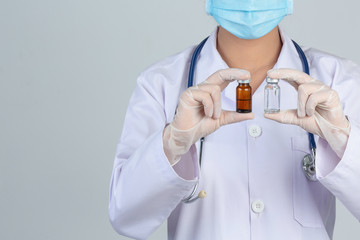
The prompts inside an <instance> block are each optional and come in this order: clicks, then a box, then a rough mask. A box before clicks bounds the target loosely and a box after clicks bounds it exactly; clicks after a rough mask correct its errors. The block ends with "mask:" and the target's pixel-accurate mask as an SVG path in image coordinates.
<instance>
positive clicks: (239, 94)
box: [236, 79, 252, 113]
mask: <svg viewBox="0 0 360 240" xmlns="http://www.w3.org/2000/svg"><path fill="white" fill-rule="evenodd" d="M237 81H238V83H239V85H238V86H237V88H236V111H237V112H238V113H250V112H251V111H252V103H251V97H252V89H251V86H250V79H247V80H237Z"/></svg>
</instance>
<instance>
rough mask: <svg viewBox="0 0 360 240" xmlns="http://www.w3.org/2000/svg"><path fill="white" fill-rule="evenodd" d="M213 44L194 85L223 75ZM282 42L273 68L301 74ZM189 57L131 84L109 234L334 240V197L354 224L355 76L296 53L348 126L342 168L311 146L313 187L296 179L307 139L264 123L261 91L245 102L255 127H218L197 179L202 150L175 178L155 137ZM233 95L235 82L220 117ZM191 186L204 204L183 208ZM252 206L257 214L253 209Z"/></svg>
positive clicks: (358, 71) (290, 100)
mask: <svg viewBox="0 0 360 240" xmlns="http://www.w3.org/2000/svg"><path fill="white" fill-rule="evenodd" d="M216 34H217V31H214V32H213V33H212V35H211V36H210V38H209V40H208V41H207V43H206V44H205V46H204V48H203V50H202V52H201V54H200V58H199V60H198V65H197V68H196V72H195V80H196V84H198V83H200V82H202V81H204V80H205V79H206V78H207V77H208V76H210V75H211V74H212V73H214V72H215V71H217V70H219V69H224V68H228V66H227V64H226V63H225V62H224V61H223V60H222V58H221V57H220V55H219V53H218V52H217V50H216ZM281 38H282V41H283V47H282V50H281V53H280V56H279V59H278V61H277V63H276V65H275V68H292V69H298V70H301V71H302V63H301V60H300V58H299V56H298V53H297V51H296V49H295V47H294V45H293V44H292V42H291V39H290V38H289V37H288V36H287V35H286V34H285V33H284V32H283V31H282V30H281ZM193 50H194V47H191V48H188V49H186V50H185V51H183V52H181V53H179V54H177V55H175V56H172V57H169V58H167V59H165V60H163V61H161V62H160V63H157V64H155V65H153V66H151V67H150V68H149V69H147V70H146V71H144V72H143V73H141V75H140V76H139V78H138V81H137V87H136V89H135V91H134V93H133V95H132V97H131V100H130V103H129V108H128V111H127V114H126V117H125V123H124V128H123V133H122V136H121V139H120V142H119V144H118V146H117V152H116V157H115V162H114V168H113V173H112V179H111V184H110V202H109V216H110V221H111V223H112V225H113V227H114V229H115V230H116V231H117V232H118V233H120V234H121V235H125V236H129V237H132V238H135V239H146V238H147V237H148V236H149V235H150V234H151V233H152V232H153V231H154V230H155V229H156V228H157V227H158V226H160V225H161V224H162V223H163V222H164V221H166V219H168V239H171V240H196V239H204V240H211V239H227V240H232V239H252V240H260V239H266V240H268V239H274V240H275V239H276V240H281V239H286V240H287V239H292V240H297V239H306V240H311V239H314V240H315V239H316V240H325V239H331V238H332V235H333V228H334V221H335V197H337V198H338V199H339V200H340V201H342V202H343V203H344V205H345V206H346V207H347V208H348V209H349V210H350V211H351V212H352V214H353V215H354V216H355V217H356V218H357V219H360V147H359V146H360V145H359V143H360V124H359V122H360V101H359V93H360V67H359V66H358V65H356V64H354V63H353V62H351V61H349V60H345V59H341V58H338V57H335V56H332V55H329V54H326V53H323V52H320V51H318V50H315V49H312V48H304V49H303V50H304V51H305V53H306V56H307V58H308V61H309V64H310V72H311V76H312V77H314V78H316V79H318V80H320V81H323V82H324V83H325V84H327V85H329V86H331V87H332V88H333V89H335V90H336V91H337V92H338V94H339V96H340V98H341V101H342V104H343V106H344V112H345V114H346V115H347V116H348V119H349V120H350V123H351V132H350V137H349V140H348V144H347V148H346V151H345V154H344V156H343V158H342V159H339V158H338V157H337V156H336V154H335V153H334V152H333V151H332V149H331V148H330V147H329V145H328V144H327V142H326V141H325V140H323V139H320V138H319V137H317V136H315V139H316V142H317V159H316V160H317V162H316V163H317V164H316V169H317V177H318V179H319V181H318V182H310V181H308V180H307V179H306V177H305V175H304V173H303V172H302V166H301V164H302V159H303V157H304V156H305V155H306V154H307V153H310V149H309V141H308V135H307V133H306V131H305V130H303V129H301V128H300V127H298V126H294V125H286V124H280V123H277V122H274V121H272V120H268V119H265V118H264V116H263V112H264V92H263V89H264V86H265V81H264V82H263V83H262V85H261V86H260V87H259V88H258V90H257V91H256V92H255V93H254V95H253V98H252V99H253V112H254V114H255V118H254V119H253V120H248V121H244V122H241V123H236V124H232V125H227V126H224V127H222V128H220V129H219V130H217V131H216V132H214V133H213V134H211V135H209V136H207V137H206V139H205V142H204V149H203V161H202V166H201V171H200V170H199V167H198V154H199V143H197V144H195V145H193V146H192V147H191V149H190V151H189V152H188V153H187V154H185V155H184V156H183V157H182V159H181V161H180V162H179V163H178V164H176V165H175V166H174V168H173V167H171V166H170V164H169V162H168V160H167V158H166V156H165V154H164V152H163V146H162V131H163V129H164V127H165V125H166V124H167V123H170V122H171V121H172V119H173V117H174V113H175V110H176V106H177V103H178V99H179V96H180V94H181V93H182V92H183V91H184V90H185V89H186V85H187V77H188V69H189V63H190V58H191V55H192V52H193ZM279 85H280V87H281V109H295V108H296V107H297V92H296V90H295V89H294V88H293V87H292V86H290V85H289V84H288V83H286V82H285V81H280V83H279ZM236 86H237V83H236V82H233V83H231V84H230V85H229V86H228V87H227V88H226V89H225V90H224V91H223V93H222V106H223V109H226V110H235V88H236ZM198 180H199V183H200V186H199V190H201V189H204V190H205V191H206V192H207V194H208V196H207V197H206V198H205V199H202V200H197V201H196V202H194V203H192V204H184V203H182V202H181V199H183V198H185V197H187V196H188V195H189V194H190V192H191V191H192V189H193V186H194V185H195V183H196V181H198ZM334 196H335V197H334ZM255 201H258V205H257V207H258V209H257V208H256V206H255V207H252V204H253V203H254V202H255ZM259 203H260V205H259ZM261 204H262V205H261ZM262 207H264V209H263V210H262V209H261V208H262Z"/></svg>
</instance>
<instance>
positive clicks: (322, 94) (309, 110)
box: [306, 89, 336, 116]
mask: <svg viewBox="0 0 360 240" xmlns="http://www.w3.org/2000/svg"><path fill="white" fill-rule="evenodd" d="M335 94H336V92H335V91H334V90H332V89H331V90H322V91H318V92H315V93H313V94H311V95H310V97H309V99H308V101H307V103H306V114H307V115H308V116H312V115H313V114H314V112H315V108H316V106H318V105H319V104H325V105H326V103H327V102H329V100H331V99H334V98H335V97H336V96H335ZM325 107H326V106H325ZM332 107H336V105H335V104H334V106H332Z"/></svg>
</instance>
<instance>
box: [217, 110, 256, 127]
mask: <svg viewBox="0 0 360 240" xmlns="http://www.w3.org/2000/svg"><path fill="white" fill-rule="evenodd" d="M250 119H254V113H237V112H233V111H225V110H223V111H222V113H221V117H220V126H224V125H227V124H231V123H237V122H241V121H244V120H250Z"/></svg>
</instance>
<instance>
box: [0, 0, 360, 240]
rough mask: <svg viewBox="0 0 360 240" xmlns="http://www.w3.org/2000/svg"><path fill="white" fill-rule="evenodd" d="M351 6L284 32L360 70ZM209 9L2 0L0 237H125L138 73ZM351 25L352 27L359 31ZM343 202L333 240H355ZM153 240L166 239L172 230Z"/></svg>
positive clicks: (202, 30)
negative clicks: (122, 202) (116, 192)
mask: <svg viewBox="0 0 360 240" xmlns="http://www.w3.org/2000/svg"><path fill="white" fill-rule="evenodd" d="M359 7H360V4H359V2H358V1H356V0H348V1H346V2H344V3H340V1H328V0H317V1H313V0H301V1H300V0H295V13H294V15H293V16H290V17H287V19H286V20H285V21H284V22H283V27H284V28H285V29H286V30H287V32H288V33H289V35H290V36H292V37H293V38H294V39H296V40H297V41H298V42H299V43H301V44H302V45H308V46H313V47H316V48H319V49H322V50H324V51H328V52H332V53H333V54H336V55H340V56H342V57H346V58H350V59H352V60H354V61H355V62H358V63H359V62H360V52H359V51H358V48H357V44H358V43H359V42H360V34H359V31H357V30H356V31H355V29H358V25H359V23H360V15H359V14H358V9H359ZM204 9H205V0H181V1H168V0H152V1H134V0H118V1H115V0H102V1H100V0H97V1H96V0H71V1H70V0H61V1H60V0H58V1H54V0H32V1H29V0H0V121H1V122H0V123H1V125H0V126H1V127H0V239H6V240H10V239H34V240H35V239H36V240H39V239H88V240H90V239H127V238H122V237H120V236H118V235H117V234H116V233H115V232H114V231H113V230H112V228H111V226H110V224H109V222H108V217H107V204H108V187H109V181H110V176H111V170H112V164H113V157H114V153H115V146H116V142H117V140H118V138H119V136H120V134H121V129H122V124H123V119H124V115H125V111H126V107H127V103H128V99H129V97H130V94H131V92H132V90H133V89H134V87H135V79H136V77H137V75H138V74H139V72H140V71H141V70H143V69H145V68H146V67H147V66H149V65H150V64H152V63H154V62H156V61H158V60H160V59H162V58H164V57H166V56H169V55H172V54H174V53H176V52H179V51H181V50H183V49H185V48H186V47H188V46H189V45H193V44H197V43H198V42H199V41H201V40H202V39H203V38H204V37H205V36H207V35H208V34H210V33H211V32H212V31H213V29H214V27H215V23H214V21H213V20H212V18H211V17H208V16H206V14H205V10H204ZM354 26H355V27H356V28H354ZM359 236H360V227H359V223H358V222H357V221H356V219H355V218H354V217H352V216H351V214H350V213H349V212H348V211H347V210H346V209H345V208H344V207H343V206H342V205H341V204H338V211H337V223H336V229H335V239H348V240H351V239H359ZM150 239H166V227H165V225H163V226H161V228H160V229H159V230H158V231H156V232H155V233H154V234H153V235H152V237H151V238H150Z"/></svg>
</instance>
